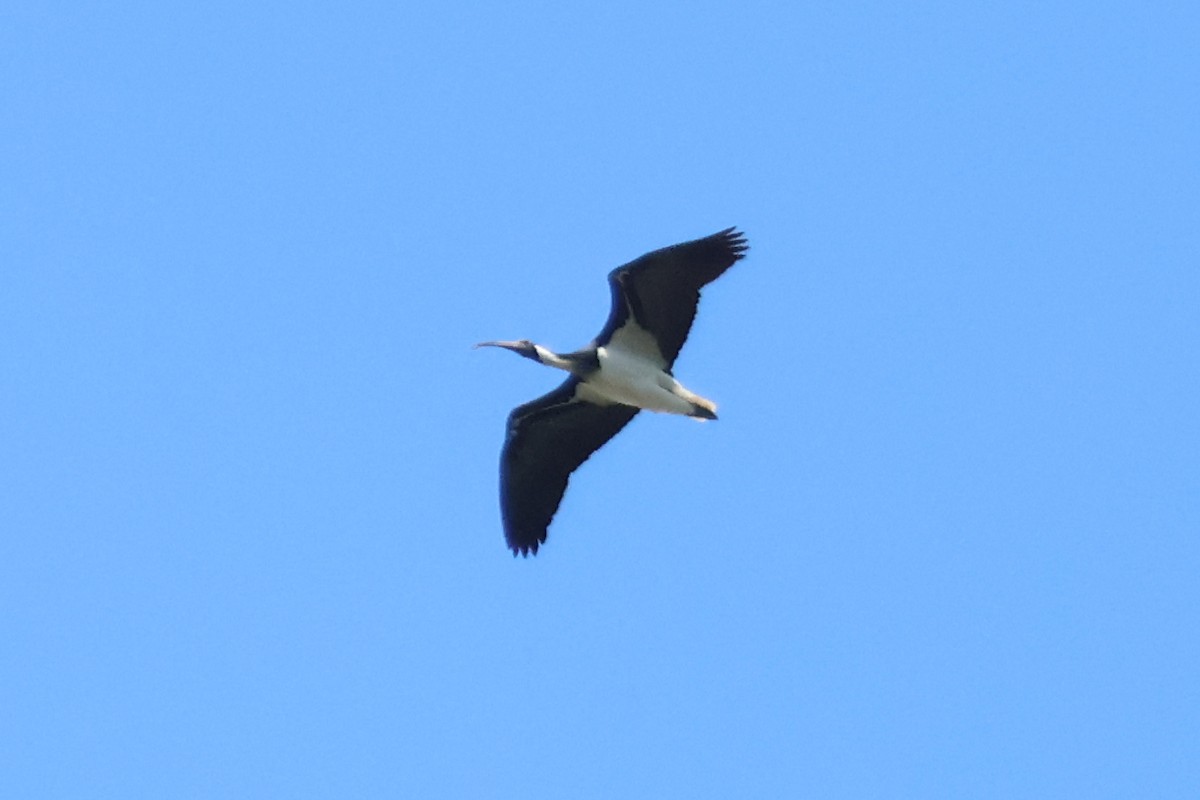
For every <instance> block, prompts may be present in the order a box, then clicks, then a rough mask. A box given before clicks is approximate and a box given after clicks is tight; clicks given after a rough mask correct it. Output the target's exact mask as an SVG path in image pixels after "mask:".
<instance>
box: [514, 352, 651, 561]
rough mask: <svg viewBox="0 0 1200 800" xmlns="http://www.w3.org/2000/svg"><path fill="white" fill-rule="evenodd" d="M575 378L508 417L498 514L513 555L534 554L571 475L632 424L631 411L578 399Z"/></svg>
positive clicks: (622, 407) (619, 406)
mask: <svg viewBox="0 0 1200 800" xmlns="http://www.w3.org/2000/svg"><path fill="white" fill-rule="evenodd" d="M578 386H579V379H578V378H576V377H574V376H572V377H570V378H568V379H567V380H566V381H565V382H564V383H563V384H562V385H561V386H559V387H558V388H557V389H555V390H554V391H552V392H550V393H549V394H547V395H544V396H543V397H539V398H538V399H537V400H534V401H532V402H529V403H526V404H525V405H523V406H518V407H517V408H516V409H514V410H513V412H512V413H511V414H509V415H508V435H507V438H506V439H505V442H504V451H503V452H502V453H501V455H500V510H501V513H502V515H503V517H504V537H505V539H507V540H508V546H509V547H510V548H512V551H513V553H514V554H516V553H521V554H522V555H528V554H529V553H531V552H532V553H534V554H536V553H537V551H538V546H539V545H541V544H542V543H543V542H545V541H546V528H547V527H549V525H550V520H551V519H553V517H554V512H555V511H557V510H558V504H559V503H560V502H561V501H562V497H563V493H564V492H566V491H567V481H568V479H569V478H570V477H571V473H572V472H574V471H575V469H576V468H577V467H578V466H579V465H580V464H582V463H583V462H584V461H586V460H587V459H588V456H590V455H591V454H592V453H594V452H596V451H597V450H599V449H600V447H602V446H603V445H604V443H605V442H607V441H608V440H609V439H611V438H612V437H614V436H616V435H617V433H618V432H619V431H620V430H621V429H622V428H624V427H625V426H626V425H627V424H628V423H629V420H631V419H633V418H634V417H635V416H636V415H637V413H638V409H636V408H633V407H632V406H623V405H610V406H598V405H595V404H594V403H588V402H584V401H582V400H577V399H575V389H576V387H578Z"/></svg>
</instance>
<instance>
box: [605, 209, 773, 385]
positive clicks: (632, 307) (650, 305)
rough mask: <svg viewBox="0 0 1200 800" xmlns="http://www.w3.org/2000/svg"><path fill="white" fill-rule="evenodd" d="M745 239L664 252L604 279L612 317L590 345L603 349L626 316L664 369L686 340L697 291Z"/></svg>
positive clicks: (732, 231) (736, 235) (730, 234)
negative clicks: (652, 345)
mask: <svg viewBox="0 0 1200 800" xmlns="http://www.w3.org/2000/svg"><path fill="white" fill-rule="evenodd" d="M748 249H749V246H748V245H747V244H746V237H745V235H744V234H742V233H740V232H739V231H738V230H737V229H736V228H726V229H725V230H723V231H721V232H720V233H715V234H713V235H712V236H706V237H704V238H703V239H696V240H694V241H691V242H684V243H683V244H677V245H673V246H671V247H664V248H663V249H661V250H655V251H654V252H652V253H647V254H646V255H644V256H642V257H641V258H639V259H637V260H635V261H631V262H629V263H628V264H626V265H624V266H622V267H618V268H616V269H615V270H613V271H612V272H611V273H609V275H608V283H609V286H610V287H611V289H612V312H611V313H610V314H609V317H608V322H607V323H605V325H604V330H603V331H601V333H600V335H599V336H598V337H597V339H596V341H597V342H598V343H600V344H605V343H606V342H608V340H609V339H610V338H611V337H612V335H613V333H614V332H615V331H617V329H619V328H620V327H621V326H622V325H624V324H625V322H626V320H627V319H628V316H629V315H630V314H632V315H633V319H634V321H635V322H637V324H638V325H640V326H641V327H642V328H645V329H646V331H647V332H649V333H650V334H651V335H652V336H653V337H654V338H655V339H656V340H657V342H658V349H659V351H660V352H661V354H662V357H663V360H664V361H665V362H666V368H667V369H670V368H671V365H673V364H674V363H675V359H676V358H677V357H678V356H679V351H680V349H682V348H683V343H684V342H685V341H687V337H688V333H689V332H690V331H691V328H692V320H693V319H694V318H695V316H696V306H697V305H698V304H699V302H700V289H701V288H703V287H704V286H705V284H708V283H711V282H712V281H714V280H716V279H717V278H719V277H720V276H721V274H722V273H723V272H725V270H727V269H729V268H730V267H731V266H733V263H734V262H735V261H737V260H738V259H740V258H742V256H744V255H745V253H746V250H748Z"/></svg>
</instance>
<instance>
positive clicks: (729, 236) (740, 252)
mask: <svg viewBox="0 0 1200 800" xmlns="http://www.w3.org/2000/svg"><path fill="white" fill-rule="evenodd" d="M716 235H717V236H720V237H721V238H722V239H724V240H725V246H726V247H728V248H729V250H730V252H732V253H733V257H734V258H735V259H737V258H743V257H744V256H745V255H746V251H747V250H749V249H750V245H749V244H748V243H747V242H746V234H744V233H742V232H741V231H739V230H738V228H737V226H736V225H734V226H732V227H729V228H726V229H725V230H723V231H721V232H720V233H718V234H716Z"/></svg>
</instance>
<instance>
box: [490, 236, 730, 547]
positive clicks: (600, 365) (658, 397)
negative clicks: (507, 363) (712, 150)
mask: <svg viewBox="0 0 1200 800" xmlns="http://www.w3.org/2000/svg"><path fill="white" fill-rule="evenodd" d="M746 249H747V248H746V242H745V238H744V237H743V236H742V235H741V234H740V233H738V232H737V231H736V230H734V229H733V228H729V229H727V230H724V231H721V232H720V233H717V234H714V235H712V236H708V237H705V238H703V239H697V240H695V241H692V242H685V243H683V244H678V245H674V246H673V247H666V248H663V249H662V250H656V251H654V252H653V253H648V254H646V255H644V256H642V257H641V258H639V259H637V260H635V261H632V262H630V263H629V264H626V265H625V266H623V267H619V268H617V269H615V270H613V271H612V272H611V273H610V274H609V276H608V280H609V285H610V287H611V289H612V301H613V302H612V310H611V312H610V314H609V318H608V322H607V323H606V324H605V326H604V329H603V330H602V331H601V332H600V334H599V335H598V336H597V337H596V339H595V340H594V341H593V342H592V343H591V344H590V345H589V346H588V347H586V348H584V349H582V350H578V351H576V352H573V353H565V354H561V355H560V354H558V353H555V352H553V351H551V350H549V349H547V348H545V347H543V346H541V345H536V344H534V343H532V342H530V341H528V340H522V341H518V342H483V343H481V345H478V346H484V345H492V346H497V347H504V348H506V349H509V350H512V351H514V352H516V353H520V354H521V355H523V356H525V357H526V358H531V359H533V360H535V361H538V362H539V363H541V364H545V365H546V366H550V367H555V368H557V369H562V370H565V371H567V372H570V373H571V376H570V377H569V378H567V380H566V381H565V382H564V383H563V384H562V385H561V386H559V387H558V388H557V389H555V390H554V391H552V392H550V393H549V394H546V395H544V396H543V397H539V398H538V399H536V400H534V401H532V402H529V403H526V404H524V405H522V406H518V407H517V408H516V409H514V410H513V412H512V413H511V414H510V415H509V417H508V430H507V436H506V438H505V443H504V450H503V454H502V455H501V461H500V505H501V510H502V515H503V517H504V533H505V538H506V539H507V541H508V545H509V547H510V548H512V550H513V553H514V554H516V553H521V554H525V555H527V554H529V553H530V552H532V553H535V554H536V553H537V551H538V546H539V545H540V544H541V543H543V542H545V540H546V529H547V527H548V526H549V524H550V520H551V519H552V518H553V516H554V513H555V511H557V510H558V505H559V502H560V501H561V500H562V496H563V493H564V492H565V491H566V488H567V481H568V479H569V478H570V475H571V473H572V472H574V470H575V469H576V468H577V467H578V466H579V465H580V464H582V463H583V462H584V461H585V460H587V458H588V457H589V456H590V455H591V454H592V453H594V452H595V451H596V450H598V449H599V448H600V447H601V446H602V445H604V443H605V442H607V441H608V440H609V439H611V438H612V437H613V436H615V435H616V434H617V433H618V432H619V431H620V430H621V429H622V428H624V427H625V425H627V424H628V423H629V421H630V420H631V419H633V417H634V416H636V415H637V413H638V411H640V410H648V411H657V412H661V413H666V414H679V415H684V416H689V417H694V418H697V419H701V420H705V419H716V418H717V415H716V405H715V404H714V403H713V402H712V401H710V400H706V399H704V398H703V397H700V396H699V395H696V394H694V393H692V392H690V391H688V390H687V389H685V388H684V387H683V385H682V384H680V383H679V381H677V380H676V379H675V377H674V375H672V374H671V369H672V367H673V365H674V363H675V359H676V357H677V356H678V355H679V350H680V348H682V347H683V343H684V341H686V339H687V335H688V332H689V331H690V329H691V325H692V320H693V318H694V317H695V313H696V306H697V304H698V302H699V300H700V289H701V288H702V287H703V286H704V285H706V284H708V283H710V282H711V281H713V280H715V279H716V278H717V277H719V276H720V275H721V274H722V273H723V272H724V271H725V270H726V269H728V268H729V267H730V266H731V265H732V264H733V263H734V262H735V261H737V260H738V259H740V258H741V257H742V256H743V254H744V253H745V251H746Z"/></svg>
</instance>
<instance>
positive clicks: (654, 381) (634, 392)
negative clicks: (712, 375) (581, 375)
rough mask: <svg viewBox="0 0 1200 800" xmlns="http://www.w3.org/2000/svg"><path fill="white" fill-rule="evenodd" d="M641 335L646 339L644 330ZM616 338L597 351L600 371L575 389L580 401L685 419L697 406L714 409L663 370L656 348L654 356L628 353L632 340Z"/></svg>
mask: <svg viewBox="0 0 1200 800" xmlns="http://www.w3.org/2000/svg"><path fill="white" fill-rule="evenodd" d="M640 332H641V333H642V334H643V335H644V336H647V337H648V334H645V332H644V331H640ZM619 337H620V333H619V332H618V334H617V335H615V336H613V338H612V340H611V341H610V342H609V344H608V346H607V347H600V348H598V349H597V353H596V354H597V356H598V357H599V359H600V370H599V371H598V372H597V373H595V374H594V375H591V376H589V378H588V380H586V381H584V382H583V383H581V384H580V385H579V387H578V389H576V396H577V397H578V398H579V399H581V400H585V401H587V402H589V403H596V404H598V405H608V404H610V403H623V404H625V405H627V406H636V407H637V408H641V409H645V410H647V411H658V412H661V413H664V414H682V415H685V416H689V415H691V414H692V413H693V411H694V410H695V406H696V405H700V406H703V407H705V408H709V409H710V410H715V408H716V405H715V404H713V403H712V402H711V401H709V400H705V399H704V398H703V397H700V396H699V395H696V394H693V393H692V392H690V391H688V390H687V389H685V388H684V387H683V385H682V384H680V383H679V381H677V380H675V378H673V377H672V376H670V375H668V374H667V373H666V372H664V371H663V369H662V367H663V364H664V362H663V359H662V357H661V356H659V355H658V348H657V347H655V348H654V352H653V354H648V353H647V352H646V349H645V348H638V349H637V350H632V351H631V350H629V349H627V344H628V342H629V338H631V337H626V338H625V340H624V341H622V340H621V339H620V338H619ZM652 341H653V340H651V342H652ZM622 344H625V345H626V347H622V346H621V345H622ZM647 356H650V357H647Z"/></svg>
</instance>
